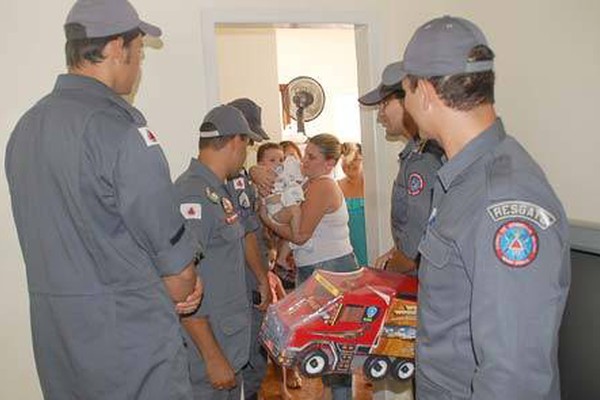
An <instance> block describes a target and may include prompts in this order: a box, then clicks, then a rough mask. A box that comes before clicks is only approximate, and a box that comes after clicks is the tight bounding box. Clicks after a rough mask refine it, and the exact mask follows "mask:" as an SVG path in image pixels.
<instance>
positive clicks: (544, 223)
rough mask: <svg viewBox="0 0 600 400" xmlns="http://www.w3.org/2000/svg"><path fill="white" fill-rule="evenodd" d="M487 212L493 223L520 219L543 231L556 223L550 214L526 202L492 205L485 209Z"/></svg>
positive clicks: (507, 202) (505, 202)
mask: <svg viewBox="0 0 600 400" xmlns="http://www.w3.org/2000/svg"><path fill="white" fill-rule="evenodd" d="M487 212H488V215H489V216H490V218H492V220H493V221H495V222H498V221H502V220H505V219H510V218H521V219H525V220H527V221H529V222H533V223H534V224H536V225H537V226H539V227H540V228H541V229H543V230H546V229H548V228H549V227H551V226H552V225H553V224H554V223H555V222H556V217H555V216H554V215H553V214H552V213H551V212H549V211H548V210H546V209H544V208H543V207H541V206H538V205H537V204H534V203H529V202H527V201H517V200H513V201H503V202H500V203H496V204H492V205H491V206H489V207H488V208H487Z"/></svg>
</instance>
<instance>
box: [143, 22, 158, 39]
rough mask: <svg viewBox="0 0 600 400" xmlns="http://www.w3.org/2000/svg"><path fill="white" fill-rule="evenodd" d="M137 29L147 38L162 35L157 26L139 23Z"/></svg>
mask: <svg viewBox="0 0 600 400" xmlns="http://www.w3.org/2000/svg"><path fill="white" fill-rule="evenodd" d="M139 28H140V30H141V31H142V32H144V33H145V34H146V35H148V36H153V37H160V35H162V30H161V29H160V28H159V27H158V26H156V25H152V24H149V23H147V22H144V21H140V26H139Z"/></svg>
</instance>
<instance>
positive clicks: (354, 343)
mask: <svg viewBox="0 0 600 400" xmlns="http://www.w3.org/2000/svg"><path fill="white" fill-rule="evenodd" d="M416 293H417V281H416V278H414V277H407V276H403V275H399V274H395V273H390V272H386V271H381V270H374V269H371V268H361V269H359V270H357V271H353V272H345V273H337V272H329V271H322V270H317V271H315V272H314V273H313V275H312V276H311V277H310V278H309V279H308V280H307V281H305V282H304V283H303V284H302V285H300V286H299V287H298V288H296V290H294V291H293V292H291V293H290V294H288V295H287V296H285V297H284V298H283V299H282V300H280V301H279V302H277V303H276V304H273V305H271V306H270V307H269V309H268V311H267V315H266V317H265V320H264V322H263V325H262V327H261V335H260V338H261V340H262V342H263V344H264V346H265V347H266V349H267V350H268V351H269V353H270V354H271V356H272V357H273V358H274V360H275V361H276V362H277V363H279V364H281V365H284V366H298V367H300V370H301V372H303V373H305V374H308V375H309V376H310V375H311V374H312V373H313V372H314V374H315V375H317V374H324V373H350V372H351V369H352V366H354V367H356V366H357V365H363V364H365V365H366V363H367V362H370V361H373V360H375V361H379V362H381V363H383V364H385V363H388V364H389V365H388V367H390V370H391V368H392V366H394V367H396V366H397V364H398V363H399V362H401V361H402V362H404V361H406V360H412V359H414V340H415V333H416V311H417V305H416ZM315 360H316V361H315ZM381 360H383V361H381ZM311 362H312V363H313V364H309V363H311ZM371 364H372V362H371ZM369 365H370V364H369ZM411 365H412V368H413V369H414V364H411ZM376 366H377V365H376ZM321 368H322V370H321Z"/></svg>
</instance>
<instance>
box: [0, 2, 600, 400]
mask: <svg viewBox="0 0 600 400" xmlns="http://www.w3.org/2000/svg"><path fill="white" fill-rule="evenodd" d="M133 3H134V4H137V5H138V8H139V11H140V13H141V15H142V16H143V17H145V18H147V19H148V20H149V21H151V22H156V23H157V24H159V25H160V26H161V27H162V28H163V30H164V31H165V35H164V37H163V42H164V46H163V48H162V49H160V50H151V49H149V50H147V51H146V59H145V67H144V77H143V82H142V85H141V88H140V91H139V93H138V94H137V97H136V105H137V106H138V107H139V108H141V109H142V110H143V111H144V112H145V114H146V115H147V116H148V119H149V121H150V125H151V126H152V127H153V128H154V130H156V132H158V134H159V136H160V140H161V143H162V146H163V148H164V150H165V152H166V154H167V157H168V159H169V161H170V163H171V169H172V172H173V175H178V174H179V173H180V172H181V171H182V170H183V169H184V168H185V166H186V164H187V162H188V159H189V157H190V156H191V155H193V154H194V153H195V149H196V143H195V141H196V138H195V136H194V135H193V132H196V130H197V127H198V123H199V121H200V119H201V118H202V116H203V115H204V113H205V112H206V111H207V102H208V101H209V99H211V100H216V99H217V96H218V91H215V82H213V81H210V80H207V79H206V78H205V76H207V74H209V76H212V75H211V74H214V71H212V72H211V70H210V68H211V67H210V65H211V60H208V59H206V58H205V57H204V52H205V51H206V49H210V48H211V47H210V45H208V46H207V45H206V43H203V41H202V39H203V36H202V35H203V32H204V35H207V33H206V32H207V31H205V30H203V26H202V21H204V22H206V21H207V19H206V15H212V16H213V17H214V16H215V15H216V16H218V19H221V20H223V19H231V20H236V21H239V20H245V19H247V18H248V17H249V16H251V17H252V18H254V17H256V18H257V19H262V20H263V21H257V22H265V21H267V22H271V21H280V22H281V21H285V20H289V21H295V22H306V21H308V22H311V21H312V22H315V21H317V22H352V21H353V20H359V19H361V18H365V19H366V20H369V21H373V22H374V23H373V25H372V26H371V27H370V28H369V29H370V30H369V32H368V33H367V35H368V37H369V38H370V39H371V40H372V42H370V43H369V48H368V54H369V57H370V59H369V60H366V61H365V60H361V61H360V63H361V64H362V65H363V66H364V67H365V68H367V69H370V71H371V74H370V82H365V80H364V78H360V79H359V80H360V81H361V82H362V84H368V83H371V84H375V83H376V82H377V80H378V77H379V74H380V71H381V70H382V68H383V67H384V66H385V64H386V63H387V62H389V61H392V60H393V59H395V58H398V57H399V56H400V52H401V49H403V47H404V45H405V43H406V42H407V41H408V39H409V37H410V35H411V33H412V31H413V30H414V29H415V28H416V27H417V26H418V25H420V24H421V23H422V22H424V21H425V20H426V19H427V18H431V17H434V16H437V15H440V14H443V13H453V14H461V15H465V16H467V17H470V18H473V19H474V20H475V21H476V22H478V23H479V24H480V25H481V26H482V27H484V29H485V31H486V32H487V33H488V36H489V39H490V41H491V43H492V46H493V47H494V50H495V51H496V54H497V64H496V65H497V72H498V79H499V82H498V88H499V89H498V108H499V110H500V112H501V114H502V116H503V117H504V120H505V122H506V125H507V127H508V128H509V130H510V131H511V132H514V134H515V136H517V137H518V138H519V139H520V140H521V141H522V142H523V143H524V144H525V146H526V147H527V148H528V149H529V150H530V151H531V152H532V153H533V154H534V155H535V156H536V157H537V159H538V160H539V161H540V162H541V164H542V166H543V167H544V168H545V169H546V171H547V172H548V175H549V177H550V180H551V182H552V183H553V184H554V186H555V187H556V189H557V191H558V193H559V196H560V197H561V198H562V199H563V201H564V203H565V205H566V206H567V210H568V213H569V215H570V217H571V218H577V219H585V220H588V221H591V222H600V207H598V206H597V203H598V201H597V199H598V198H600V185H599V184H598V183H597V180H596V179H594V178H596V175H597V171H599V170H600V168H599V167H600V165H599V161H598V158H597V157H596V156H595V150H596V149H597V148H600V143H599V140H600V135H599V132H598V124H597V123H595V120H593V118H594V117H596V115H597V113H598V111H597V110H598V109H599V107H598V105H599V104H598V100H597V99H598V95H597V93H600V74H598V71H600V25H599V24H597V21H596V20H597V17H598V15H600V2H596V1H594V0H588V1H585V0H574V1H571V2H565V1H560V0H530V1H527V2H524V1H520V0H505V1H502V2H488V1H485V2H484V1H475V0H465V1H461V2H456V1H451V0H445V1H442V0H422V1H420V2H410V1H407V0H402V1H398V0H380V1H377V2H373V1H372V0H330V1H327V2H323V1H315V0H310V1H305V2H296V1H291V0H288V1H282V0H211V1H209V0H204V1H200V0H196V1H193V0H171V1H169V2H168V3H165V2H164V1H159V0H145V1H141V0H134V1H133ZM70 5H71V0H52V1H46V0H29V1H5V2H4V3H3V12H2V13H0V30H1V32H0V49H1V51H2V56H3V63H2V64H1V65H0V87H1V88H2V89H3V90H2V95H1V96H0V126H2V132H1V133H0V143H1V144H2V149H4V145H5V143H6V140H7V138H8V134H9V132H10V131H11V130H12V128H13V126H14V124H15V123H16V121H17V119H18V117H19V116H20V114H22V113H23V112H24V111H25V110H26V109H27V108H28V107H29V106H30V105H31V104H32V103H33V102H34V101H36V99H38V98H39V97H40V96H41V95H43V94H44V93H46V92H47V91H48V90H49V89H50V88H51V86H52V84H53V82H54V78H55V75H56V74H57V73H58V72H59V71H61V70H62V69H63V65H64V62H63V55H62V48H63V37H62V28H61V25H62V23H63V20H64V17H65V15H66V13H67V10H68V8H69V7H70ZM315 10H318V11H315ZM332 16H334V17H332ZM357 16H358V17H357ZM203 18H204V19H203ZM213 19H214V18H213ZM208 20H210V18H208ZM301 20H304V21H301ZM232 22H235V21H232ZM369 35H370V36H369ZM213 61H214V60H213ZM217 86H218V85H217ZM362 89H365V88H362ZM378 132H380V131H378ZM381 136H382V135H379V136H377V138H376V139H375V140H374V141H369V142H368V148H366V149H365V150H366V153H367V158H368V159H367V161H366V164H367V167H368V168H369V171H367V177H368V178H369V179H370V182H368V183H367V193H368V196H369V199H371V200H374V201H372V202H371V204H373V205H374V209H375V211H372V214H371V215H375V214H377V210H379V214H381V217H380V216H379V215H376V218H375V219H373V221H377V224H379V225H381V226H383V225H384V222H383V221H385V219H386V216H387V213H388V209H387V207H389V200H388V199H387V198H388V194H389V186H390V184H391V178H389V176H393V175H394V173H395V168H396V167H395V159H394V158H395V156H394V153H396V152H397V149H396V148H392V149H390V146H389V145H388V144H387V143H386V142H384V141H383V140H382V138H381ZM394 147H395V145H394ZM369 158H370V161H369ZM1 160H2V164H3V160H4V151H2V152H1ZM0 174H1V175H2V176H1V179H0V222H2V223H3V224H4V225H3V226H5V231H6V232H7V233H6V234H5V236H4V238H3V240H2V241H1V243H0V250H1V251H2V253H1V254H2V259H3V261H2V267H3V268H2V279H1V280H0V304H2V305H1V306H0V317H1V318H2V321H3V324H2V327H3V329H1V330H0V343H2V350H3V352H2V359H1V360H0V398H18V399H39V398H41V395H40V392H39V389H38V387H39V385H38V383H37V381H36V376H35V371H34V367H33V361H32V352H31V346H30V333H29V324H28V311H27V309H28V299H27V292H26V283H25V275H24V266H23V263H22V258H21V254H20V250H19V247H18V244H17V240H16V234H15V232H14V229H13V223H12V217H11V213H10V203H9V198H8V191H7V188H6V180H5V177H4V169H3V168H2V172H1V173H0ZM369 199H368V200H367V201H368V202H369ZM368 207H369V206H368ZM368 212H369V210H368ZM373 213H374V214H373ZM374 229H377V228H376V227H375V228H374ZM381 229H383V230H386V229H387V227H384V228H381ZM381 236H386V233H382V234H381Z"/></svg>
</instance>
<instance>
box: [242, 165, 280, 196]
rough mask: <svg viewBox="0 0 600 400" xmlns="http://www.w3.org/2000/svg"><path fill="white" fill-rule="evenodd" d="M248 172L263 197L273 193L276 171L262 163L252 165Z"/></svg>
mask: <svg viewBox="0 0 600 400" xmlns="http://www.w3.org/2000/svg"><path fill="white" fill-rule="evenodd" d="M248 172H249V173H250V178H252V182H253V183H254V185H256V188H257V189H258V194H260V196H261V197H267V196H268V195H269V194H271V191H272V190H273V185H274V184H275V179H276V178H277V174H276V173H275V171H273V170H272V169H271V168H267V167H265V166H262V165H254V166H252V167H250V170H249V171H248Z"/></svg>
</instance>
